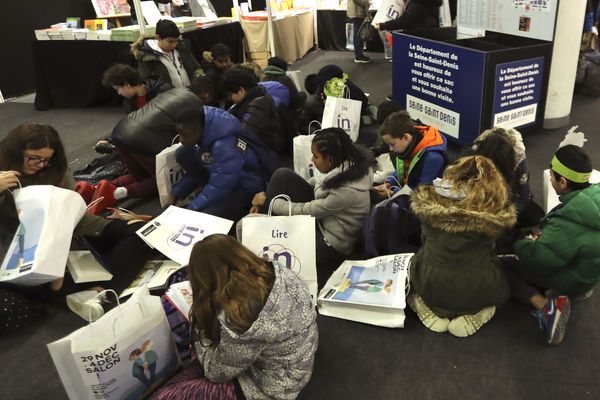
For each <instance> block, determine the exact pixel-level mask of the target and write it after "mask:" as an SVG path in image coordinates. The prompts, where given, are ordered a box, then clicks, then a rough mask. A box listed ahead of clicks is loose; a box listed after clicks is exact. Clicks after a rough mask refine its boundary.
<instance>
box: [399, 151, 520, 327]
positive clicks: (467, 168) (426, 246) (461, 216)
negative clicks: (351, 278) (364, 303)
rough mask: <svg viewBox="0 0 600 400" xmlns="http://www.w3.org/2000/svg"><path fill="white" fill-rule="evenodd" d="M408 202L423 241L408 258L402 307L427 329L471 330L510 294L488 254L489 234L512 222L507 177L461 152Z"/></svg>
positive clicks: (492, 255) (497, 233)
mask: <svg viewBox="0 0 600 400" xmlns="http://www.w3.org/2000/svg"><path fill="white" fill-rule="evenodd" d="M411 207H412V209H413V211H414V212H415V214H416V215H417V216H418V217H419V219H420V220H421V224H422V228H421V229H422V242H423V245H422V247H421V249H420V250H419V251H418V252H417V253H416V254H415V256H414V257H413V259H412V263H411V286H412V290H413V292H414V294H412V295H410V296H409V298H408V303H409V306H410V307H411V309H412V310H413V311H415V312H416V313H417V315H418V317H419V319H420V320H421V322H422V323H423V325H425V326H426V327H427V328H429V329H431V330H432V331H435V332H446V331H449V332H450V333H451V334H453V335H454V336H459V337H464V336H469V335H472V334H473V333H475V332H476V331H477V330H479V328H481V326H483V324H485V323H486V322H488V321H489V320H490V319H491V318H492V317H493V316H494V313H495V311H496V307H497V306H500V305H502V304H503V303H504V302H506V301H507V300H508V298H509V295H510V288H509V285H508V282H507V280H506V278H505V276H504V272H503V270H502V268H501V264H500V260H499V259H498V257H497V256H496V254H495V242H496V238H497V237H498V236H500V235H501V234H502V233H503V232H504V231H505V230H507V229H509V228H511V227H512V226H513V225H514V224H515V222H516V211H515V207H514V206H513V205H512V204H511V202H510V190H509V188H508V186H507V184H506V181H505V180H504V178H503V177H502V174H500V172H499V171H498V170H497V169H496V167H495V166H494V163H493V162H492V161H491V160H489V159H488V158H485V157H482V156H471V157H463V158H460V159H459V160H458V161H457V162H455V163H454V164H453V165H450V166H449V167H448V168H447V169H446V171H445V172H444V178H443V179H436V180H435V181H434V182H433V186H421V187H419V189H418V190H417V191H416V192H415V193H414V194H413V198H412V205H411Z"/></svg>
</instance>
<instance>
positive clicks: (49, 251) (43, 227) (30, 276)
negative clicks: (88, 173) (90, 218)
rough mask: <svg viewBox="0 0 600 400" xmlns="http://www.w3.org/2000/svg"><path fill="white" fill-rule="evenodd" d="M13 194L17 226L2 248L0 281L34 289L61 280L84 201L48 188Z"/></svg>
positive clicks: (71, 192)
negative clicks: (18, 223) (5, 245)
mask: <svg viewBox="0 0 600 400" xmlns="http://www.w3.org/2000/svg"><path fill="white" fill-rule="evenodd" d="M5 195H9V194H5ZM12 195H13V197H14V201H15V206H16V208H17V213H18V216H19V221H20V225H19V226H18V227H16V229H15V233H14V237H13V240H12V241H11V242H10V244H9V246H8V249H2V253H5V254H4V258H3V260H2V264H1V265H0V281H10V282H12V283H15V284H18V285H23V286H35V285H41V284H44V283H47V282H51V281H53V280H55V279H57V278H62V277H63V276H64V274H65V267H66V265H67V257H68V256H69V248H70V246H71V238H72V237H73V230H74V229H75V226H76V225H77V224H78V223H79V221H80V220H81V217H83V214H85V202H84V201H83V199H82V198H81V196H80V195H79V194H78V193H76V192H74V191H72V190H67V189H61V188H58V187H55V186H50V185H39V186H37V185H36V186H27V187H24V188H22V189H16V190H14V191H13V192H12Z"/></svg>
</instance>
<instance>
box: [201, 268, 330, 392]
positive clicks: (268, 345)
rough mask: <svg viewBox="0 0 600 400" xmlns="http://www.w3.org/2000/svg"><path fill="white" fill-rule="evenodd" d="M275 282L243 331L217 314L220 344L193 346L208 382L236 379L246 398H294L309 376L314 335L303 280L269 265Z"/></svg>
mask: <svg viewBox="0 0 600 400" xmlns="http://www.w3.org/2000/svg"><path fill="white" fill-rule="evenodd" d="M274 270H275V282H274V283H273V288H272V289H271V293H270V294H269V297H268V298H267V301H266V303H265V305H264V307H263V309H262V310H261V312H260V314H259V315H258V318H257V319H256V321H254V323H253V324H252V326H251V327H250V329H248V330H247V331H246V332H244V333H241V334H240V333H237V332H236V331H234V330H232V329H230V328H228V327H227V325H226V322H225V320H224V316H223V314H222V313H221V315H220V316H219V321H220V323H221V342H220V343H219V344H218V345H217V346H216V347H204V346H202V345H200V344H199V343H196V351H197V353H198V359H199V360H200V361H201V362H202V365H203V367H204V373H205V375H206V377H207V378H208V379H210V380H211V381H213V382H228V381H231V380H232V379H233V378H236V377H237V379H238V381H239V383H240V386H241V388H242V391H243V392H244V396H245V397H246V398H247V399H295V398H296V397H298V394H299V393H300V390H302V388H304V386H306V384H307V383H308V381H309V379H310V376H311V374H312V369H313V363H314V358H315V352H316V350H317V346H318V344H319V334H318V331H317V323H316V320H315V317H316V313H315V308H314V306H313V304H312V301H311V298H310V295H309V293H308V290H307V288H306V285H305V284H304V282H302V281H301V280H300V278H299V277H298V276H297V275H296V274H295V273H294V272H292V271H291V270H289V269H287V268H283V267H280V266H279V265H277V264H274Z"/></svg>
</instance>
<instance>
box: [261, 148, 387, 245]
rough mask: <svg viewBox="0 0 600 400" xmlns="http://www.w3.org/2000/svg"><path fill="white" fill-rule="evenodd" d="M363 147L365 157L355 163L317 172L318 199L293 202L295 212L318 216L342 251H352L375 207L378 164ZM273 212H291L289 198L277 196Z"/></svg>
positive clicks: (313, 181) (327, 235)
mask: <svg viewBox="0 0 600 400" xmlns="http://www.w3.org/2000/svg"><path fill="white" fill-rule="evenodd" d="M359 149H360V154H361V157H360V160H359V161H358V162H357V163H356V164H355V165H353V166H351V167H350V168H348V166H347V165H346V166H345V168H344V166H340V167H337V168H335V169H333V170H332V171H330V172H329V173H327V174H319V173H318V172H317V173H316V176H315V178H312V179H311V180H310V181H309V183H310V184H311V185H313V186H314V193H315V200H313V201H309V202H306V203H294V202H292V215H311V216H313V217H315V218H316V219H317V222H318V224H319V228H320V229H321V233H323V236H324V237H325V239H326V240H327V242H328V243H329V244H331V246H333V248H334V249H335V250H337V251H339V252H340V253H342V254H350V253H351V252H352V249H353V248H354V244H355V243H356V242H357V241H358V240H359V239H360V238H361V237H362V234H361V229H362V224H363V221H364V220H365V218H366V217H367V215H369V210H370V207H371V203H370V198H369V190H370V189H371V187H372V186H373V170H372V167H373V166H374V165H376V164H375V160H374V159H373V156H372V155H371V153H370V152H369V151H368V150H367V149H364V148H362V147H359ZM273 212H274V213H275V214H277V215H287V213H288V204H287V201H286V200H282V199H275V201H274V202H273Z"/></svg>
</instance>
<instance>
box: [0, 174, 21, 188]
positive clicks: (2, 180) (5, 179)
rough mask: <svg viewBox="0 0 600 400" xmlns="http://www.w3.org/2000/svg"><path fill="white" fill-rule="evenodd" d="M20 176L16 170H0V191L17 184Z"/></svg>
mask: <svg viewBox="0 0 600 400" xmlns="http://www.w3.org/2000/svg"><path fill="white" fill-rule="evenodd" d="M20 176H21V174H20V173H19V172H17V171H0V193H2V192H4V191H5V190H6V189H10V188H13V187H15V186H17V185H18V184H19V177H20Z"/></svg>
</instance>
